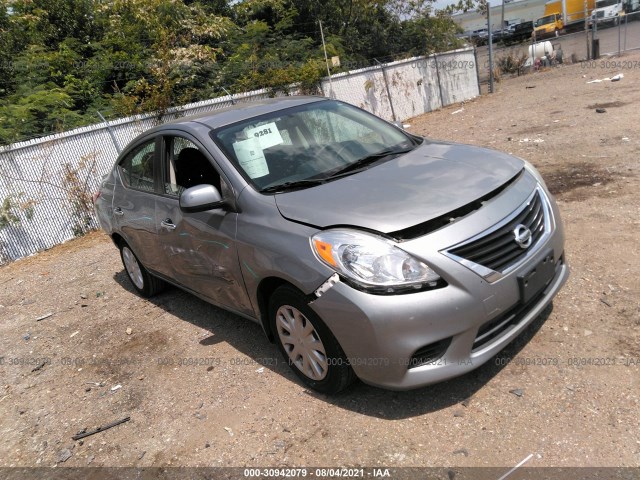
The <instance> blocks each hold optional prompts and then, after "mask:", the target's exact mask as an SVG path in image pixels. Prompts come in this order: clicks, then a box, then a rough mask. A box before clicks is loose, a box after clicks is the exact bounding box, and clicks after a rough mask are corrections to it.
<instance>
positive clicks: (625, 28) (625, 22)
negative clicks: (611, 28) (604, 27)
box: [623, 15, 627, 52]
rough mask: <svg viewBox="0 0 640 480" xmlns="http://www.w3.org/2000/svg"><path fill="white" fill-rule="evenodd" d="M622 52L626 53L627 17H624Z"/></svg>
mask: <svg viewBox="0 0 640 480" xmlns="http://www.w3.org/2000/svg"><path fill="white" fill-rule="evenodd" d="M623 51H624V52H626V51H627V16H626V15H625V16H624V49H623Z"/></svg>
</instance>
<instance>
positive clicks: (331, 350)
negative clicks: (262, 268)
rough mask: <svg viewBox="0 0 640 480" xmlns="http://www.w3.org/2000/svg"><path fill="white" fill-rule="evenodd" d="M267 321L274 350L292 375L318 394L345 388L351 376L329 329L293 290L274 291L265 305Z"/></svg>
mask: <svg viewBox="0 0 640 480" xmlns="http://www.w3.org/2000/svg"><path fill="white" fill-rule="evenodd" d="M269 318H270V321H271V328H272V331H273V333H274V336H275V339H276V343H277V344H278V348H279V349H280V351H281V352H282V355H283V356H284V358H285V360H287V362H288V364H289V367H290V368H291V369H292V370H293V372H294V373H295V374H296V375H297V376H298V377H300V378H301V379H302V381H303V382H304V383H306V384H307V385H308V386H309V387H311V388H313V389H314V390H317V391H319V392H322V393H328V394H331V393H337V392H339V391H340V390H343V389H344V388H346V387H347V386H348V385H349V384H350V383H351V382H352V381H353V380H354V379H355V374H354V373H353V370H352V369H351V366H350V365H349V364H348V361H347V358H346V356H345V354H344V352H343V351H342V348H341V347H340V344H339V343H338V341H337V340H336V338H335V337H334V336H333V334H332V333H331V331H330V330H329V328H328V327H327V326H326V325H325V324H324V322H323V321H322V320H321V319H320V317H319V316H318V315H316V313H315V312H314V311H313V310H312V309H311V308H310V307H309V305H308V304H307V299H306V298H305V297H304V295H303V294H302V293H301V292H299V291H298V290H296V289H295V288H293V287H291V286H288V285H285V286H282V287H280V288H278V289H277V290H276V291H275V292H274V293H273V295H272V296H271V300H270V302H269Z"/></svg>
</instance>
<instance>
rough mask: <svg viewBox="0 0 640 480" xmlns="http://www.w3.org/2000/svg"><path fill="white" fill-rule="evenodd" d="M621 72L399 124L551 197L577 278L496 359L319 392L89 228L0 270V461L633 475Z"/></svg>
mask: <svg viewBox="0 0 640 480" xmlns="http://www.w3.org/2000/svg"><path fill="white" fill-rule="evenodd" d="M624 60H634V61H636V64H637V61H638V60H640V55H638V54H636V55H628V56H626V57H624ZM620 71H622V72H623V73H624V78H623V80H622V81H620V82H615V83H612V82H602V83H592V84H588V83H587V81H588V80H590V79H600V78H604V77H610V76H612V75H614V74H616V73H619V71H618V70H603V69H600V68H598V67H595V68H590V69H586V70H585V68H582V67H581V66H580V65H573V66H565V67H559V68H554V69H550V70H546V71H543V72H538V73H536V74H532V75H527V76H524V77H519V78H514V79H509V80H503V81H502V82H501V83H499V84H498V88H497V90H498V91H497V93H495V94H493V95H491V96H483V97H482V98H479V99H476V100H474V101H471V102H468V103H466V104H464V105H463V106H460V105H457V106H454V107H450V108H446V109H443V110H440V111H437V112H432V113H430V114H426V115H423V116H421V117H418V118H414V119H411V120H409V121H408V122H407V123H409V124H411V127H410V130H411V131H413V132H419V133H421V134H426V135H429V136H432V137H435V138H442V139H448V140H454V141H463V142H467V143H473V144H477V145H484V146H489V147H493V148H496V149H499V150H503V151H507V152H511V153H513V154H515V155H518V156H522V157H523V158H526V159H528V160H530V161H532V162H533V163H534V164H535V165H536V166H537V167H538V168H539V169H540V170H541V172H542V173H543V175H544V176H545V178H546V179H547V182H548V185H549V186H550V188H551V190H552V192H554V194H555V195H556V196H557V199H558V202H559V205H560V209H561V211H562V214H563V218H564V221H565V225H566V231H567V246H566V248H567V251H566V253H567V257H568V261H569V264H570V265H571V267H572V275H571V278H570V280H569V282H568V284H567V285H566V286H565V288H564V289H563V290H562V291H561V292H560V294H559V295H558V297H557V298H556V300H555V302H554V304H553V308H549V309H548V310H547V311H546V312H545V314H543V315H542V316H541V317H540V318H539V319H538V320H537V321H536V322H535V324H534V325H532V327H531V328H530V329H529V330H527V331H526V332H525V333H524V334H523V335H522V336H521V337H519V338H518V339H517V340H516V342H515V343H514V344H512V345H511V346H509V347H508V348H507V349H506V350H505V351H503V352H502V353H501V354H500V355H499V356H498V357H496V359H495V361H491V362H489V363H488V364H486V365H485V366H483V367H481V368H480V369H478V370H476V371H474V372H472V373H470V374H467V375H465V376H463V377H460V378H457V379H455V380H451V381H448V382H445V383H441V384H438V385H434V386H431V387H427V388H423V389H420V390H416V391H411V392H389V391H384V390H380V389H376V388H373V387H369V386H366V385H363V384H359V383H358V384H355V385H353V386H352V387H351V388H350V389H349V390H347V391H346V392H344V393H343V394H340V395H338V396H335V397H326V396H323V395H320V394H317V393H314V392H311V391H309V390H307V389H305V388H304V387H303V386H301V384H300V383H298V382H297V381H296V379H295V378H294V376H293V374H292V373H291V372H290V371H289V369H288V367H287V366H286V365H285V364H284V362H283V361H282V360H281V359H280V357H279V353H278V352H277V350H276V347H275V346H274V345H272V344H270V343H269V342H268V341H267V340H266V339H265V338H264V337H263V335H262V331H261V329H260V327H259V326H258V325H256V324H253V323H251V322H249V321H247V320H244V319H241V318H239V317H236V316H234V315H232V314H229V313H226V312H224V311H222V310H220V309H217V308H215V307H212V306H210V305H208V304H206V303H204V302H202V301H200V300H198V299H196V298H195V297H193V296H190V295H188V294H186V293H184V292H181V291H179V290H177V289H170V290H168V291H167V292H165V293H163V294H161V295H159V296H158V297H156V298H154V299H153V300H151V301H147V300H143V299H141V298H139V297H138V296H136V295H135V294H134V293H133V290H132V288H131V286H130V285H129V283H128V282H127V279H126V276H125V274H124V272H123V269H122V266H121V263H120V259H119V255H118V252H117V250H116V248H115V247H114V246H113V245H112V244H111V243H110V241H109V239H108V238H107V237H106V236H105V235H103V234H101V233H93V234H90V235H88V236H86V237H84V238H81V239H78V240H75V241H71V242H68V243H66V244H64V245H62V246H59V247H57V248H54V249H52V250H50V251H47V252H43V253H41V254H39V255H37V256H34V257H31V258H28V259H24V260H21V261H17V262H14V263H12V264H10V265H7V266H4V267H2V268H0V285H1V286H2V288H1V290H0V317H1V318H2V321H1V322H0V357H1V359H0V433H1V436H2V439H3V442H1V443H0V466H4V467H8V466H27V467H28V466H54V465H59V466H65V467H68V466H87V465H91V466H162V467H166V466H255V467H265V466H329V467H337V466H347V465H351V466H356V465H362V466H369V467H378V466H385V467H402V466H414V467H425V466H427V467H430V466H436V467H452V468H462V467H467V466H490V467H501V468H508V467H513V466H514V465H516V464H517V463H518V462H520V461H521V460H523V459H525V458H528V461H527V463H526V465H527V466H531V467H550V466H555V467H558V466H560V467H573V466H583V467H584V466H635V467H637V466H639V465H640V433H639V432H640V428H639V427H640V425H639V423H640V415H639V413H640V408H639V404H638V402H639V400H638V391H640V388H639V385H638V383H639V382H638V379H639V378H640V375H639V372H640V328H639V327H640V307H639V302H638V299H639V298H640V281H639V280H638V278H640V261H639V258H638V252H639V250H638V239H639V236H638V231H639V225H640V221H639V218H640V217H639V215H638V213H640V209H639V206H640V200H639V196H638V193H637V192H638V187H639V186H640V180H639V176H638V173H639V165H638V154H639V152H640V138H639V136H638V125H639V124H640V114H639V113H638V107H637V105H638V104H640V88H639V86H640V70H639V69H638V68H630V69H627V70H620ZM585 75H586V76H585ZM596 108H604V109H605V110H606V112H605V113H596ZM461 109H462V111H459V110H461ZM49 314H51V315H50V316H47V317H46V318H42V319H41V320H38V319H39V318H41V317H44V316H46V315H49ZM125 417H130V420H129V421H128V422H126V423H123V424H121V425H118V426H116V427H114V428H112V429H109V430H107V431H104V432H101V433H98V434H96V435H94V436H90V437H87V438H86V439H84V440H83V441H82V442H81V441H73V440H72V438H71V437H72V435H74V434H76V433H77V432H78V431H81V430H83V429H92V428H95V427H98V426H100V425H105V424H108V423H110V422H113V421H116V420H120V419H123V418H125ZM530 455H532V456H530ZM445 478H446V476H445ZM449 478H453V477H452V476H451V475H449ZM495 478H497V477H495Z"/></svg>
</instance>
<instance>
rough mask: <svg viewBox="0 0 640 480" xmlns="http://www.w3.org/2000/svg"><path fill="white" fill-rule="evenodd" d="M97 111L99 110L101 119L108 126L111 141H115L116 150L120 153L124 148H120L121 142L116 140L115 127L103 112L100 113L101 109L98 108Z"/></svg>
mask: <svg viewBox="0 0 640 480" xmlns="http://www.w3.org/2000/svg"><path fill="white" fill-rule="evenodd" d="M96 111H97V112H98V116H99V117H100V119H101V120H102V121H103V122H104V123H105V125H106V126H107V131H108V132H109V135H110V136H111V141H112V142H113V145H114V146H115V147H116V152H118V155H120V152H121V151H122V149H121V148H120V144H119V143H118V141H117V140H116V136H115V135H114V133H113V129H112V128H111V125H109V122H107V119H106V118H104V117H103V116H102V114H101V113H100V111H99V110H96Z"/></svg>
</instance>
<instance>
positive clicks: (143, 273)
mask: <svg viewBox="0 0 640 480" xmlns="http://www.w3.org/2000/svg"><path fill="white" fill-rule="evenodd" d="M120 257H121V258H122V264H123V265H124V270H125V272H127V276H128V277H129V280H130V281H131V283H132V284H133V287H134V288H135V289H136V291H137V292H138V293H139V294H140V295H141V296H143V297H152V296H154V295H155V294H156V293H158V292H160V291H161V290H162V289H163V288H164V286H165V283H164V282H163V281H162V280H160V279H159V278H156V277H154V276H153V275H151V274H150V273H149V272H148V271H147V269H146V268H144V265H142V263H140V261H139V260H138V257H136V255H135V253H133V250H131V248H130V247H129V245H127V244H126V243H125V242H122V243H121V244H120Z"/></svg>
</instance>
